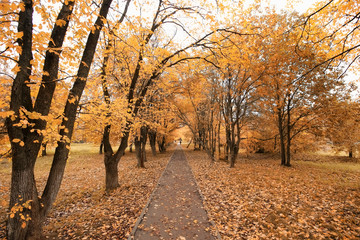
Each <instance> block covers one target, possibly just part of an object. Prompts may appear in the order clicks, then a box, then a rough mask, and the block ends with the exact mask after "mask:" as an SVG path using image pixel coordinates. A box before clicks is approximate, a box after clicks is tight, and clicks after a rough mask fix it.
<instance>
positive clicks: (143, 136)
mask: <svg viewBox="0 0 360 240" xmlns="http://www.w3.org/2000/svg"><path fill="white" fill-rule="evenodd" d="M147 135H148V127H146V126H143V127H141V138H140V141H141V157H142V158H143V161H144V162H147V157H146V142H147Z"/></svg>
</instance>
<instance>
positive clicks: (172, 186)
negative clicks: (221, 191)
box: [129, 147, 217, 240]
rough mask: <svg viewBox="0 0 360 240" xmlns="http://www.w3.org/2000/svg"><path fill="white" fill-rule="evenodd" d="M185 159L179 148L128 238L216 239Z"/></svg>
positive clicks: (145, 239) (150, 239)
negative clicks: (211, 231)
mask: <svg viewBox="0 0 360 240" xmlns="http://www.w3.org/2000/svg"><path fill="white" fill-rule="evenodd" d="M211 228H212V225H211V223H210V222H209V219H208V216H207V213H206V211H205V210H204V207H203V203H202V199H201V196H200V193H199V191H198V188H197V184H196V182H195V179H194V176H193V174H192V171H191V168H190V166H189V164H188V162H187V160H186V156H185V154H184V152H183V150H182V149H181V147H178V148H177V149H176V150H175V152H174V154H173V155H172V157H171V159H170V161H169V163H168V165H167V167H166V169H165V170H164V172H163V174H162V176H161V177H160V179H159V184H158V186H157V188H156V189H155V191H154V192H153V194H152V195H151V197H150V199H149V203H148V205H147V206H146V207H145V209H144V211H143V213H142V214H141V216H140V218H139V220H138V222H137V224H136V225H135V228H134V230H133V232H132V234H131V236H130V237H129V239H135V240H152V239H176V240H189V239H201V240H206V239H217V238H216V237H214V236H213V235H212V234H211V233H210V229H211Z"/></svg>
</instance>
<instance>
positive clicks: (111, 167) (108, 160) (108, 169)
mask: <svg viewBox="0 0 360 240" xmlns="http://www.w3.org/2000/svg"><path fill="white" fill-rule="evenodd" d="M104 163H105V187H106V191H110V190H113V189H115V188H118V187H119V186H120V184H119V176H118V163H119V161H117V160H116V158H115V156H113V155H111V156H108V155H106V154H105V159H104Z"/></svg>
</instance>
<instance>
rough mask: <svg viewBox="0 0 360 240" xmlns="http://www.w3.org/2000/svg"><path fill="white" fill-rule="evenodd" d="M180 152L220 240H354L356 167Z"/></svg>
mask: <svg viewBox="0 0 360 240" xmlns="http://www.w3.org/2000/svg"><path fill="white" fill-rule="evenodd" d="M186 154H187V158H188V160H189V163H190V165H191V166H192V169H193V171H194V174H195V177H196V179H197V181H198V184H199V187H200V189H201V191H202V193H203V195H204V198H205V207H206V208H207V210H208V212H209V215H210V216H209V217H210V218H211V219H212V220H213V221H214V222H215V224H216V225H217V227H218V230H219V232H220V234H221V236H222V238H223V239H360V165H359V164H352V163H349V164H347V163H344V164H342V163H330V162H326V163H324V162H316V163H312V162H308V161H295V162H294V163H293V166H292V167H290V168H288V167H281V166H280V165H279V160H276V159H275V158H272V157H267V156H265V155H254V156H252V157H249V158H241V157H240V159H239V160H238V162H237V164H236V167H235V168H233V169H230V168H229V167H228V165H227V164H226V163H223V162H216V163H213V164H212V163H211V161H210V160H209V159H208V158H207V156H206V154H205V153H203V152H194V151H187V153H186Z"/></svg>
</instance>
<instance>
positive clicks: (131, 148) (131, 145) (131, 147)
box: [129, 143, 133, 153]
mask: <svg viewBox="0 0 360 240" xmlns="http://www.w3.org/2000/svg"><path fill="white" fill-rule="evenodd" d="M129 151H130V152H131V153H132V152H133V143H131V144H130V147H129Z"/></svg>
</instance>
